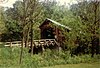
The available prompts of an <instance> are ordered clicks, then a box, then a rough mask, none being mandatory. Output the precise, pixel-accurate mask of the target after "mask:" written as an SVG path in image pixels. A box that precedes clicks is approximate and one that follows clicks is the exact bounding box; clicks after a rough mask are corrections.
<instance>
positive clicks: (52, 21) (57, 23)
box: [40, 18, 71, 30]
mask: <svg viewBox="0 0 100 68" xmlns="http://www.w3.org/2000/svg"><path fill="white" fill-rule="evenodd" d="M45 21H50V22H51V23H54V24H56V25H58V26H61V27H64V28H66V29H68V30H71V28H69V27H68V26H65V25H63V24H60V23H59V22H56V21H54V20H52V19H49V18H47V19H46V20H45ZM44 23H45V22H44ZM44 23H42V24H41V25H40V27H41V26H42V25H43V24H44Z"/></svg>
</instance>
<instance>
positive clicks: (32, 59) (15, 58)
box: [0, 47, 100, 68]
mask: <svg viewBox="0 0 100 68" xmlns="http://www.w3.org/2000/svg"><path fill="white" fill-rule="evenodd" d="M19 58H20V48H19V47H14V48H9V47H2V48H0V67H1V68H4V67H5V68H6V67H7V68H8V67H10V68H11V67H12V68H15V67H17V68H38V67H45V66H52V65H60V64H77V63H91V62H94V61H95V62H96V61H99V60H100V55H95V57H94V58H91V55H81V56H75V55H74V56H73V57H72V56H71V54H70V51H66V52H64V51H58V50H49V49H48V50H46V51H45V52H43V53H39V54H34V55H32V56H31V55H30V53H28V49H26V48H24V51H23V57H22V64H19Z"/></svg>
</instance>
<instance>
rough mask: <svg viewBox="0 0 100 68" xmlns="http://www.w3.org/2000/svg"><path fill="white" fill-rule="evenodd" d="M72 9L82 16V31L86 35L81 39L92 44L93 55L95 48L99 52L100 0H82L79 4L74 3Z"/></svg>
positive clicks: (76, 14)
mask: <svg viewBox="0 0 100 68" xmlns="http://www.w3.org/2000/svg"><path fill="white" fill-rule="evenodd" d="M71 11H72V12H73V14H74V15H75V16H77V17H79V18H80V22H81V23H82V28H83V30H82V31H81V33H83V34H84V35H82V36H83V37H81V36H80V39H81V40H80V41H82V39H83V40H84V41H85V43H87V45H91V48H92V57H93V55H94V53H95V50H96V53H97V54H99V53H100V52H99V50H100V46H99V37H100V36H99V34H100V33H99V30H100V28H99V25H100V22H99V20H100V15H99V12H100V1H98V0H92V1H91V0H83V1H80V2H78V4H74V5H72V6H71ZM97 48H98V49H97Z"/></svg>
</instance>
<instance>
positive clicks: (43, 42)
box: [4, 39, 59, 47]
mask: <svg viewBox="0 0 100 68" xmlns="http://www.w3.org/2000/svg"><path fill="white" fill-rule="evenodd" d="M55 44H56V45H58V46H59V44H58V43H57V41H56V40H55V39H40V40H33V46H45V45H47V46H49V45H55ZM4 46H6V47H14V46H18V47H21V41H13V42H5V45H4ZM28 46H31V42H29V43H28ZM24 47H25V43H24Z"/></svg>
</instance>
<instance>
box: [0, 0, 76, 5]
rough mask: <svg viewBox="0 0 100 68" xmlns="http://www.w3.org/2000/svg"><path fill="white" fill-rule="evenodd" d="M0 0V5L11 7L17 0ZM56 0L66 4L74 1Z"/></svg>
mask: <svg viewBox="0 0 100 68" xmlns="http://www.w3.org/2000/svg"><path fill="white" fill-rule="evenodd" d="M1 1H3V0H0V6H3V7H13V4H14V3H15V1H17V0H5V2H4V3H2V2H1ZM56 1H59V3H60V4H64V3H66V4H67V5H68V3H70V2H75V0H56Z"/></svg>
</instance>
